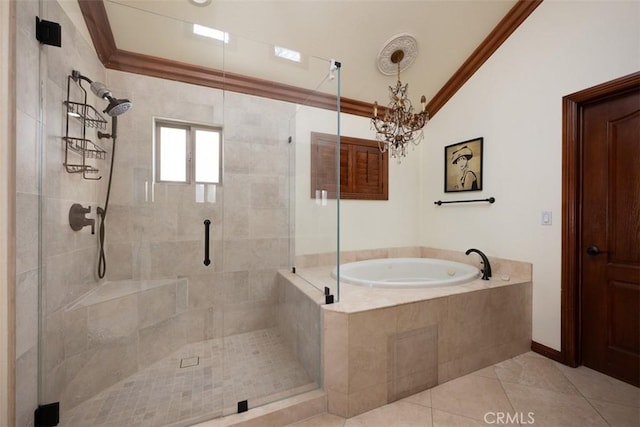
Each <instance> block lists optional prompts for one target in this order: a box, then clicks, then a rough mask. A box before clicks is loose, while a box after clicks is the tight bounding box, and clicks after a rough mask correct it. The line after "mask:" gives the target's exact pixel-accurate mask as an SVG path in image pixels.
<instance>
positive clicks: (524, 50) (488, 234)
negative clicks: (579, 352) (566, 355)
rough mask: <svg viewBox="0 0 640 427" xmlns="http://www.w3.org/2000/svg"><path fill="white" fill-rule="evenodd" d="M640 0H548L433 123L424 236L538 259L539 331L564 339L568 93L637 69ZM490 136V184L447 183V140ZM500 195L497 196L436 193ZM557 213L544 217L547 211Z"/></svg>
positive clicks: (541, 337)
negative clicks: (450, 189) (489, 200)
mask: <svg viewBox="0 0 640 427" xmlns="http://www.w3.org/2000/svg"><path fill="white" fill-rule="evenodd" d="M638 52H640V3H638V2H560V1H553V0H550V1H549V0H548V1H545V2H544V3H542V5H540V6H539V7H538V8H537V9H536V10H535V11H534V12H533V14H532V15H531V16H530V17H529V18H528V19H527V20H526V21H525V22H524V23H523V24H522V25H521V26H520V28H518V30H517V31H516V32H515V33H514V34H513V35H512V36H511V37H510V38H509V40H507V41H506V42H505V43H504V45H503V46H502V47H500V49H498V51H497V52H496V53H495V54H494V55H493V56H492V57H491V58H490V59H489V60H488V61H487V62H486V63H485V64H484V65H483V66H482V68H480V70H479V71H478V72H477V73H476V74H475V75H474V76H473V77H472V78H471V79H470V80H469V81H468V82H467V83H466V84H465V85H464V86H463V87H462V89H461V90H460V91H459V92H458V93H457V94H456V95H455V96H454V97H453V98H452V99H451V100H450V101H449V102H448V103H447V105H445V106H444V108H443V109H442V110H440V111H439V112H438V114H437V115H436V116H435V117H434V119H433V120H432V121H431V122H430V123H429V124H428V125H427V127H426V132H425V134H426V135H425V140H426V141H427V143H426V144H424V146H423V152H422V160H421V175H422V178H421V180H420V182H421V183H422V186H421V197H422V207H421V212H422V217H423V220H422V223H421V225H422V229H421V244H422V245H425V246H431V247H437V248H444V249H455V250H465V249H467V248H470V247H477V248H480V249H481V250H483V251H485V252H486V254H487V255H489V256H498V257H504V258H510V259H517V260H522V261H526V262H531V263H532V264H533V340H534V341H537V342H539V343H541V344H544V345H546V346H549V347H551V348H554V349H560V270H561V265H560V256H561V238H562V236H561V206H562V200H561V162H562V151H561V150H562V97H563V96H564V95H568V94H570V93H573V92H576V91H578V90H581V89H584V88H588V87H591V86H594V85H597V84H599V83H603V82H606V81H609V80H612V79H615V78H617V77H621V76H623V75H627V74H630V73H633V72H636V71H638V70H639V69H640V56H639V55H638ZM479 136H482V137H484V138H485V139H484V152H485V155H484V189H483V191H482V192H481V193H466V194H465V193H461V194H458V195H456V194H451V193H447V194H445V193H444V192H443V183H442V177H443V173H444V172H443V147H444V146H446V145H449V144H453V143H456V142H460V141H465V140H468V139H471V138H475V137H479ZM478 196H480V197H483V198H484V197H489V196H494V197H495V198H496V199H497V201H496V203H495V204H494V205H488V204H476V205H449V206H442V207H436V206H434V204H433V201H434V200H438V199H443V200H446V199H465V198H477V197H478ZM542 211H551V212H552V213H553V224H552V225H551V226H542V225H541V224H540V222H541V212H542Z"/></svg>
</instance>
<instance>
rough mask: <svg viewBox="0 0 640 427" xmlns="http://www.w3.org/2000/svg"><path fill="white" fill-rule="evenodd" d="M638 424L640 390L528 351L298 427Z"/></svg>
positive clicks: (639, 426)
mask: <svg viewBox="0 0 640 427" xmlns="http://www.w3.org/2000/svg"><path fill="white" fill-rule="evenodd" d="M486 425H493V426H505V425H511V426H522V427H524V426H530V425H532V426H536V427H573V426H575V427H586V426H605V427H606V426H613V427H640V389H638V388H637V387H633V386H631V385H629V384H626V383H623V382H621V381H618V380H615V379H613V378H611V377H607V376H606V375H603V374H600V373H599V372H596V371H593V370H591V369H589V368H586V367H579V368H576V369H573V368H569V367H567V366H564V365H561V364H559V363H556V362H553V361H552V360H549V359H547V358H545V357H542V356H540V355H538V354H536V353H532V352H529V353H525V354H523V355H520V356H517V357H514V358H513V359H509V360H506V361H504V362H501V363H498V364H496V365H494V366H491V367H489V368H485V369H481V370H479V371H476V372H474V373H472V374H469V375H466V376H464V377H460V378H457V379H455V380H452V381H449V382H447V383H444V384H441V385H438V386H436V387H434V388H432V389H430V390H427V391H424V392H421V393H418V394H415V395H413V396H409V397H407V398H405V399H402V400H399V401H397V402H394V403H391V404H388V405H385V406H383V407H380V408H377V409H374V410H372V411H369V412H366V413H364V414H361V415H359V416H357V417H353V418H349V419H344V418H341V417H336V416H334V415H330V414H324V415H320V416H317V417H313V418H310V419H308V420H305V421H302V422H299V423H296V424H294V426H295V427H356V426H366V427H378V426H379V427H408V426H424V427H456V426H486Z"/></svg>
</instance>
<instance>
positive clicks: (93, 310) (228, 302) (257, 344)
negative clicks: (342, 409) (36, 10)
mask: <svg viewBox="0 0 640 427" xmlns="http://www.w3.org/2000/svg"><path fill="white" fill-rule="evenodd" d="M89 3H91V2H89ZM104 6H105V12H106V15H107V17H108V19H109V21H110V22H112V23H118V24H126V23H130V22H133V23H135V22H141V21H142V19H143V18H144V19H145V21H146V22H149V25H148V26H147V27H146V29H147V30H148V31H153V32H154V33H155V38H156V40H157V44H158V45H170V46H174V48H175V50H176V52H175V55H176V57H178V58H179V59H180V61H183V62H184V63H189V64H191V65H190V66H185V67H183V68H180V67H181V66H178V67H177V68H178V71H176V70H175V69H173V68H171V67H169V66H167V67H165V68H162V67H161V68H162V69H163V70H165V72H168V73H169V75H167V76H166V78H161V77H149V76H145V75H142V74H136V73H131V72H123V71H116V70H110V69H106V68H105V67H104V66H103V65H102V64H101V63H100V62H99V61H98V59H97V57H96V56H95V55H93V53H92V49H93V48H92V47H91V46H90V45H89V44H88V42H85V41H84V39H83V38H82V37H81V36H79V33H80V29H77V32H74V31H68V32H67V31H65V33H64V34H69V36H68V37H69V38H70V39H69V40H63V47H62V48H60V49H46V50H45V49H41V51H40V56H41V58H40V62H41V69H40V86H41V91H42V93H41V100H42V102H41V104H40V109H41V115H42V128H41V134H42V138H41V140H40V144H41V152H42V160H41V162H40V163H41V164H40V166H41V170H40V171H39V172H40V176H41V177H42V178H41V179H40V190H39V191H40V196H41V197H40V200H41V203H40V209H39V216H40V224H41V225H40V229H39V233H38V236H39V248H40V254H41V256H40V271H41V272H42V274H40V277H39V306H40V309H39V317H40V328H39V370H38V371H39V390H38V395H39V398H38V400H39V403H40V404H41V405H45V404H49V403H54V402H60V418H61V422H60V425H62V426H74V427H75V426H89V425H90V426H99V425H128V426H137V425H141V426H142V425H153V426H168V425H171V426H182V425H184V426H186V425H192V424H194V423H197V422H199V421H204V420H207V419H212V418H215V417H218V416H222V415H227V414H230V413H235V412H237V411H238V410H242V409H243V408H244V407H245V404H244V403H243V402H245V401H246V407H248V408H253V407H256V406H260V405H263V404H265V403H269V402H272V401H274V400H278V399H283V398H286V397H289V396H292V395H294V394H297V393H302V392H305V391H308V390H312V389H315V388H318V387H319V386H320V383H321V380H320V358H321V357H320V331H321V328H320V324H319V322H320V318H319V308H318V311H317V312H318V315H317V316H315V318H313V319H311V320H310V325H311V326H310V327H309V329H307V330H299V329H294V330H295V334H298V335H297V336H296V337H294V336H293V335H292V333H291V331H292V328H291V322H289V323H287V322H286V319H285V318H284V317H283V316H282V314H283V313H284V312H285V310H286V308H285V305H286V304H287V301H283V300H282V299H281V298H280V296H281V295H282V293H283V292H282V289H283V288H282V286H284V285H283V283H282V282H281V281H280V280H279V279H278V272H279V271H280V270H284V271H291V270H292V268H293V267H294V266H295V263H296V260H300V259H301V258H300V256H306V255H307V254H308V253H315V254H317V253H321V252H322V253H331V252H333V253H334V257H335V253H336V250H337V249H336V245H337V238H336V227H337V223H336V222H337V219H336V218H337V215H336V213H337V203H336V200H335V199H331V197H327V198H325V199H326V200H324V201H323V197H322V193H320V198H319V199H316V198H315V192H314V197H311V195H310V193H309V191H308V189H309V180H310V176H311V175H310V158H309V153H310V151H309V150H310V148H309V147H310V144H311V134H312V133H313V132H320V133H326V134H331V135H336V136H337V135H338V133H339V132H338V128H337V125H336V123H337V119H336V117H337V114H336V111H335V108H334V107H332V105H335V103H336V102H337V95H338V93H339V92H338V90H339V73H338V78H336V75H335V70H333V71H330V61H328V60H326V59H318V58H315V57H312V56H308V55H307V54H305V53H302V54H301V58H302V59H301V61H300V62H296V63H292V62H291V61H289V60H287V59H283V58H280V57H276V56H275V46H273V45H270V44H266V43H264V42H256V41H252V40H249V39H246V38H242V37H239V36H235V35H233V34H225V33H221V34H222V38H219V39H215V38H214V39H212V38H211V37H209V36H208V35H203V31H204V33H205V34H209V35H210V34H211V33H210V32H209V31H207V30H206V29H204V30H203V29H202V28H199V27H197V26H196V25H194V24H195V23H193V22H187V21H180V20H176V19H174V18H172V17H169V16H164V15H163V14H162V13H157V12H154V13H152V12H150V11H148V10H145V9H144V7H145V6H144V4H142V3H136V7H132V6H130V5H129V4H128V3H127V4H125V3H120V2H117V1H111V0H105V1H104ZM40 7H41V8H42V10H41V11H40V14H41V16H46V17H47V19H50V20H53V21H56V22H61V24H62V26H63V28H68V29H73V28H74V23H73V22H72V21H71V19H70V18H69V17H68V16H67V14H66V12H65V10H63V9H62V8H61V7H60V5H59V4H58V3H57V2H45V1H43V2H41V4H40ZM85 12H86V11H85ZM89 13H93V12H91V11H89ZM99 18H100V17H99V16H98V17H95V16H94V19H99ZM194 30H197V32H194ZM215 34H217V35H218V36H219V35H220V33H215ZM138 42H139V41H137V40H129V41H128V42H124V41H118V43H119V45H118V49H120V50H122V51H126V52H131V55H132V56H133V57H135V58H137V60H138V61H144V60H145V58H146V57H145V56H137V55H139V54H143V55H150V56H154V55H156V53H155V52H153V49H152V47H151V48H150V47H149V46H142V45H137V43H138ZM125 43H128V44H125ZM149 49H151V50H149ZM87 52H90V53H91V54H88V53H87ZM203 52H204V53H203ZM162 61H163V59H162V58H160V62H162ZM174 65H175V64H174ZM153 66H154V65H153V63H152V64H151V65H150V67H153ZM194 66H195V67H196V68H199V69H200V70H201V72H199V73H194V72H193V70H194V68H193V67H194ZM143 68H144V67H143ZM73 70H77V71H79V72H80V73H81V74H82V75H83V76H86V77H87V79H89V80H91V81H94V82H102V83H103V84H104V85H105V86H106V87H108V88H109V89H110V90H111V92H112V94H113V96H114V97H116V98H127V99H129V100H131V102H132V103H133V108H132V109H131V110H129V111H127V112H126V113H125V114H122V115H120V116H118V118H117V119H116V120H117V127H116V126H114V124H113V123H114V119H113V118H112V117H110V116H108V115H107V114H106V113H103V112H102V111H103V110H104V108H105V107H106V102H105V101H104V100H102V99H100V98H99V97H97V96H94V95H93V93H92V91H91V89H90V85H89V82H88V80H82V79H80V80H77V79H73V78H71V79H70V78H69V76H70V75H72V73H73ZM167 70H168V71H167ZM202 70H204V71H202ZM256 70H259V71H260V73H262V74H260V77H259V79H257V80H251V81H250V82H249V83H247V80H246V79H245V78H244V77H243V76H244V75H255V73H256V72H258V71H256ZM185 76H187V77H188V78H187V80H189V81H190V83H184V82H180V81H179V80H181V79H183V80H184V79H185ZM269 81H273V82H276V83H275V85H274V86H275V89H274V87H273V86H271V85H269V84H268V83H267V82H269ZM196 83H197V84H196ZM239 87H243V88H244V89H240V88H239ZM252 87H253V89H251V88H252ZM247 88H249V89H247ZM85 92H86V93H87V97H86V104H87V105H88V106H87V107H86V108H89V109H91V111H94V110H95V111H96V112H98V114H99V116H100V117H101V120H102V119H104V123H102V124H100V125H99V126H93V127H91V126H89V127H88V126H85V125H87V123H88V122H87V121H83V120H82V119H80V120H79V119H78V117H75V116H73V114H72V115H69V114H68V113H73V112H72V111H70V110H69V108H68V106H69V102H74V103H80V104H82V105H85V98H84V94H85ZM291 93H296V94H297V95H296V96H294V97H293V98H292V97H291V95H290V94H291ZM279 94H285V98H286V99H287V100H280V99H282V97H281V96H280V95H279ZM318 100H320V101H318ZM67 122H68V123H69V124H68V125H67ZM83 132H84V133H83ZM76 136H78V137H81V139H82V140H87V141H91V144H95V146H96V147H99V148H100V150H102V151H103V152H104V153H103V154H101V155H95V154H96V153H91V154H94V155H93V157H87V156H85V157H83V154H84V155H86V154H88V153H87V152H86V150H85V152H84V153H83V148H85V149H86V148H87V147H89V145H88V144H89V143H88V142H86V143H84V144H85V145H82V143H81V144H80V149H78V147H77V146H76V147H74V148H75V150H73V149H72V150H70V147H69V146H68V144H69V142H68V141H69V139H68V137H76ZM336 141H337V139H336ZM91 147H93V145H91ZM334 149H335V147H334ZM101 153H102V152H101ZM112 159H113V162H112ZM83 161H84V162H85V163H84V164H86V165H87V166H90V167H91V168H92V169H91V173H90V174H83V173H78V172H76V171H73V170H70V169H69V168H68V167H67V166H65V165H66V164H67V165H68V164H78V163H80V164H83V163H82V162H83ZM111 164H113V169H112V171H111ZM94 169H95V170H94ZM88 171H89V170H88V169H87V170H86V171H85V172H88ZM92 178H99V179H92ZM110 180H111V185H110V186H109V181H110ZM107 193H108V194H109V201H108V205H107ZM76 204H77V205H79V206H80V207H81V208H82V210H81V211H80V210H78V208H76V211H75V212H76V214H77V213H78V212H80V216H81V219H80V223H82V225H86V226H83V227H80V228H79V229H74V227H72V226H71V225H70V221H69V218H70V211H71V210H72V206H74V205H76ZM98 208H100V209H102V210H105V209H106V211H107V212H106V218H105V221H104V245H103V249H104V260H105V261H106V263H105V264H106V271H105V275H104V278H100V277H98V274H97V273H98V260H99V258H100V251H101V250H100V247H101V246H100V242H99V240H100V239H99V236H100V233H101V232H100V222H101V221H100V218H98V217H97V215H96V212H97V210H98ZM76 214H73V215H76ZM73 215H72V216H73ZM316 217H317V219H318V221H317V222H316ZM92 225H93V228H94V229H95V234H92ZM309 227H311V229H310V228H309ZM75 228H78V227H75ZM19 237H20V236H19ZM22 237H24V236H22ZM27 237H28V236H27ZM296 246H300V247H301V248H302V249H301V251H298V249H296ZM332 246H333V247H332ZM332 262H333V263H334V265H335V260H334V261H332ZM303 271H304V268H303ZM302 277H304V276H302ZM319 288H323V287H322V286H319ZM295 325H296V328H297V327H298V323H295ZM239 402H240V404H239Z"/></svg>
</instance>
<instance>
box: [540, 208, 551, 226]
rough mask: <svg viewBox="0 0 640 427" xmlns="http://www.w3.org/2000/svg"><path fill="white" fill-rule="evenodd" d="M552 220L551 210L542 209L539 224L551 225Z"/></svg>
mask: <svg viewBox="0 0 640 427" xmlns="http://www.w3.org/2000/svg"><path fill="white" fill-rule="evenodd" d="M552 222H553V215H552V214H551V211H542V216H541V220H540V224H542V225H551V224H552Z"/></svg>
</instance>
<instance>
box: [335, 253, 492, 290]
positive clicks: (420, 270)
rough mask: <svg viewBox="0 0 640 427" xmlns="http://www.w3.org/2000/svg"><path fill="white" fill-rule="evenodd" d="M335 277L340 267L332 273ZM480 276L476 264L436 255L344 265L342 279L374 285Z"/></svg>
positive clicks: (464, 279) (454, 280) (426, 284)
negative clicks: (432, 256)
mask: <svg viewBox="0 0 640 427" xmlns="http://www.w3.org/2000/svg"><path fill="white" fill-rule="evenodd" d="M331 276H332V277H333V278H334V279H335V278H337V276H338V272H337V268H334V269H333V271H332V272H331ZM478 277H480V270H479V269H478V268H476V267H474V266H473V265H469V264H463V263H460V262H455V261H448V260H443V259H435V258H382V259H370V260H366V261H357V262H350V263H347V264H342V265H341V266H340V282H341V283H349V284H352V285H359V286H368V287H372V288H425V287H434V286H452V285H459V284H462V283H467V282H471V281H473V280H475V279H477V278H478Z"/></svg>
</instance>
